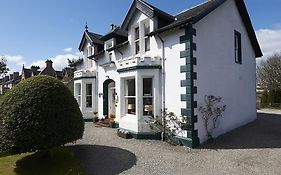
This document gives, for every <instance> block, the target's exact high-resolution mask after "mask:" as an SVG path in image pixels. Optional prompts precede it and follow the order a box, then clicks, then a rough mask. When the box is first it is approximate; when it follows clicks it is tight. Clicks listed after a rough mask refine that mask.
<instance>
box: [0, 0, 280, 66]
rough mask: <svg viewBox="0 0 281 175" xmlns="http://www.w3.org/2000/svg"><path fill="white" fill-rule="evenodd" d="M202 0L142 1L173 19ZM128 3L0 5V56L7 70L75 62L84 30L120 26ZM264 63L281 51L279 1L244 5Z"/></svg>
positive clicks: (80, 0)
mask: <svg viewBox="0 0 281 175" xmlns="http://www.w3.org/2000/svg"><path fill="white" fill-rule="evenodd" d="M204 1H205V0H146V2H148V3H150V4H152V5H154V6H156V7H158V8H160V9H161V10H163V11H165V12H168V13H169V14H172V15H175V14H177V13H179V12H181V11H183V10H186V9H188V8H190V7H192V6H195V5H197V4H199V3H202V2H204ZM131 3H132V0H102V1H101V0H48V1H46V0H24V1H23V0H1V1H0V56H5V57H6V58H7V60H8V66H9V68H10V69H11V70H12V71H21V68H22V66H23V64H24V65H25V67H30V66H31V65H38V66H40V67H41V68H44V66H45V60H46V59H52V60H53V62H54V67H55V69H57V70H61V69H62V68H63V67H65V66H67V58H77V57H79V56H80V55H81V54H80V53H79V51H78V45H79V43H80V40H81V37H82V34H83V32H84V30H85V29H84V27H85V24H86V22H87V24H88V27H89V30H90V31H92V32H96V33H99V34H105V33H107V32H109V29H110V24H116V25H121V23H122V21H123V19H124V17H125V15H126V13H127V11H128V9H129V7H130V5H131ZM245 3H246V5H247V8H248V11H249V14H250V17H251V20H252V23H253V26H254V29H255V32H256V34H257V37H258V40H259V42H260V45H261V48H262V51H263V53H264V57H263V58H262V59H265V58H266V57H267V56H269V55H271V54H273V53H275V52H281V13H280V7H281V0H245Z"/></svg>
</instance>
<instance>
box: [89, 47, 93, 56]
mask: <svg viewBox="0 0 281 175" xmlns="http://www.w3.org/2000/svg"><path fill="white" fill-rule="evenodd" d="M92 54H93V50H92V46H89V47H88V57H89V56H91V55H92Z"/></svg>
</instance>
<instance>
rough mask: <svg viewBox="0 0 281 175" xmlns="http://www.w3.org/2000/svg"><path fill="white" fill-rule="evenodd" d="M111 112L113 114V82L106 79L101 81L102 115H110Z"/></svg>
mask: <svg viewBox="0 0 281 175" xmlns="http://www.w3.org/2000/svg"><path fill="white" fill-rule="evenodd" d="M113 101H114V103H113ZM111 112H112V113H113V114H114V115H115V82H114V81H113V80H111V79H107V80H105V81H104V83H103V115H104V116H105V117H110V114H111Z"/></svg>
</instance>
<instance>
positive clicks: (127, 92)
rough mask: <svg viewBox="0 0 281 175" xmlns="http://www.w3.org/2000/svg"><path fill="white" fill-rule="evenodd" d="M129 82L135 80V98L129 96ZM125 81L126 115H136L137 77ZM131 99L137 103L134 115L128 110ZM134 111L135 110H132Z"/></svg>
mask: <svg viewBox="0 0 281 175" xmlns="http://www.w3.org/2000/svg"><path fill="white" fill-rule="evenodd" d="M129 80H134V83H135V84H134V94H135V95H134V96H132V95H129V85H128V81H129ZM124 81H125V88H124V89H125V94H124V99H125V105H124V106H125V114H126V115H136V112H137V111H136V103H137V95H136V78H135V77H131V78H127V79H125V80H124ZM129 99H134V101H135V104H134V105H135V106H134V110H135V111H134V113H129V112H128V111H129V109H128V105H129ZM132 111H133V110H132Z"/></svg>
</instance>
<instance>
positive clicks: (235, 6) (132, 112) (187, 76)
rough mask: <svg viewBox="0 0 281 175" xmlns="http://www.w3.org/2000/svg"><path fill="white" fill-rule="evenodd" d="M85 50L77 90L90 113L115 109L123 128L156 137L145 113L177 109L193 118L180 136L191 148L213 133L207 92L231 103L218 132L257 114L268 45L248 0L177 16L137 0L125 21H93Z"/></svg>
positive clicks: (216, 2) (216, 1) (224, 0)
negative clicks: (96, 29) (98, 25)
mask: <svg viewBox="0 0 281 175" xmlns="http://www.w3.org/2000/svg"><path fill="white" fill-rule="evenodd" d="M171 5H172V4H171ZM79 50H80V51H82V52H83V54H84V58H83V60H82V61H81V60H79V64H78V65H77V68H78V70H77V71H76V72H75V77H74V78H75V81H74V95H75V97H76V99H77V101H78V103H79V105H80V108H81V111H82V113H83V116H84V118H92V116H93V112H98V115H99V117H100V118H102V117H104V116H109V115H110V114H114V115H115V116H116V119H115V121H116V122H117V123H119V127H120V128H122V129H124V130H127V131H129V132H130V133H131V134H132V135H134V136H135V137H136V138H149V137H152V136H153V135H154V134H155V133H154V132H153V131H152V130H151V129H150V127H149V126H148V124H147V122H146V119H147V118H148V117H149V116H162V115H163V112H164V111H169V112H173V113H175V114H176V115H177V116H184V117H187V118H188V121H189V122H190V126H189V127H188V129H187V130H186V132H184V134H182V135H180V136H179V137H178V139H179V140H181V141H182V142H183V143H185V144H186V145H188V146H190V147H196V146H197V145H199V144H200V143H202V142H204V141H206V139H207V136H206V130H205V127H204V123H203V119H202V117H201V114H200V112H199V111H198V108H197V106H198V105H200V104H204V97H205V96H206V95H215V96H220V97H222V103H223V104H225V105H227V109H226V111H225V112H224V113H223V118H221V120H220V125H219V128H217V129H216V130H215V133H214V135H215V136H219V135H221V134H224V133H226V132H228V131H230V130H233V129H235V128H237V127H239V126H241V125H244V124H246V123H249V122H251V121H253V120H255V119H256V90H255V89H256V60H255V58H257V57H261V56H262V52H261V49H260V46H259V44H258V41H257V39H256V36H255V32H254V30H253V27H252V24H251V20H250V17H249V15H248V12H247V9H246V6H245V3H244V1H243V0H209V1H206V2H205V3H202V4H199V5H198V6H195V7H193V8H190V9H188V10H186V11H184V12H181V13H179V14H177V15H170V14H168V13H166V12H163V11H161V10H159V9H158V8H156V7H154V6H152V5H150V4H148V3H146V2H144V1H142V0H134V1H133V2H132V5H131V7H130V9H129V11H128V13H127V15H126V16H125V19H124V21H123V22H122V24H121V26H120V27H117V26H114V25H112V30H111V31H110V32H109V33H107V34H105V35H99V34H95V33H92V32H89V31H88V28H86V30H85V32H84V34H83V37H82V40H81V43H80V46H79Z"/></svg>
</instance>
